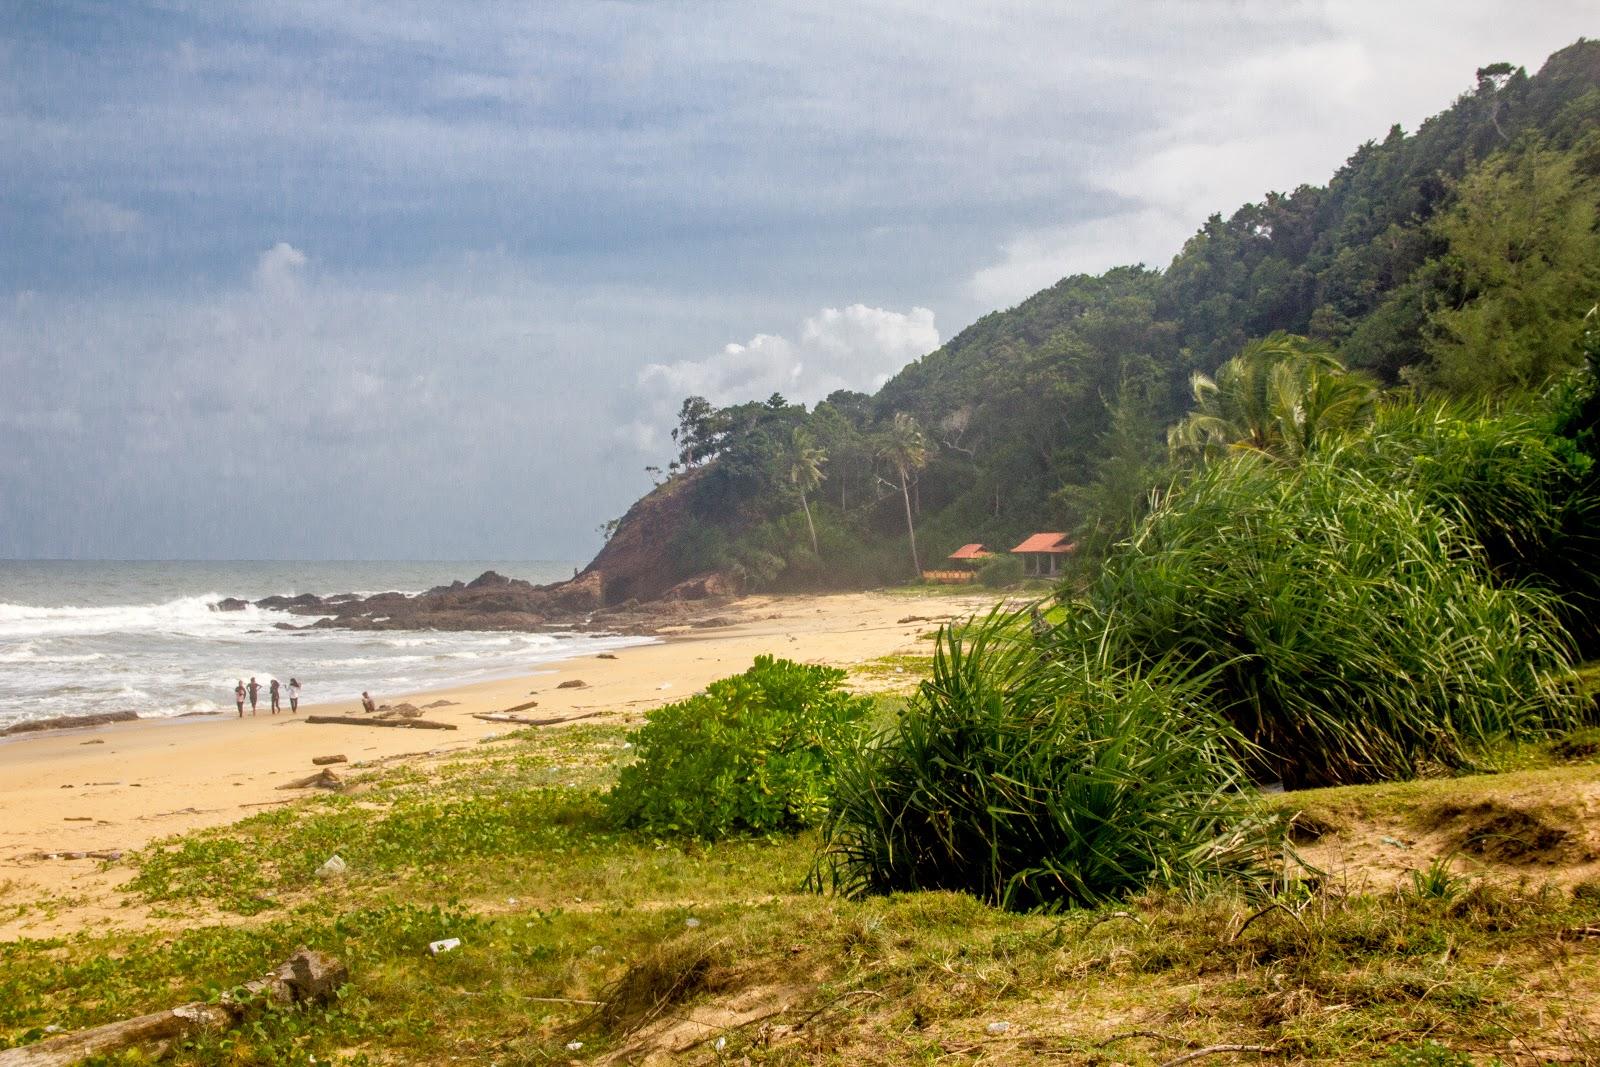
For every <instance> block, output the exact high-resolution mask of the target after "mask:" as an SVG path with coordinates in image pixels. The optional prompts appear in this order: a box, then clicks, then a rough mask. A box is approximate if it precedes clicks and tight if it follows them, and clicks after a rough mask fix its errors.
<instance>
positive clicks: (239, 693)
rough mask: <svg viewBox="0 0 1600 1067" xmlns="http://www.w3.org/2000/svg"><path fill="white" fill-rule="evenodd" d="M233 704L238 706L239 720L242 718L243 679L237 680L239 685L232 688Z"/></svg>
mask: <svg viewBox="0 0 1600 1067" xmlns="http://www.w3.org/2000/svg"><path fill="white" fill-rule="evenodd" d="M233 702H234V703H235V704H237V705H239V718H241V719H242V718H244V679H243V678H240V679H239V683H238V684H237V685H235V686H234V687H233Z"/></svg>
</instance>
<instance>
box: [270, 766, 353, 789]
mask: <svg viewBox="0 0 1600 1067" xmlns="http://www.w3.org/2000/svg"><path fill="white" fill-rule="evenodd" d="M278 788H279V789H343V788H344V779H343V778H340V777H339V776H338V775H337V774H334V773H333V772H332V771H330V770H328V769H327V768H326V767H324V768H323V769H322V770H320V771H318V772H317V773H316V774H313V775H311V776H310V777H307V778H296V779H295V780H294V781H292V782H290V783H288V784H287V785H280V786H279V787H278Z"/></svg>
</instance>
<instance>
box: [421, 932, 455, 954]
mask: <svg viewBox="0 0 1600 1067" xmlns="http://www.w3.org/2000/svg"><path fill="white" fill-rule="evenodd" d="M460 947H461V939H460V938H459V937H446V938H444V939H442V940H440V941H430V942H428V955H430V956H442V955H444V954H445V953H446V952H454V951H455V950H456V949H458V948H460Z"/></svg>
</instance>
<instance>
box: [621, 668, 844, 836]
mask: <svg viewBox="0 0 1600 1067" xmlns="http://www.w3.org/2000/svg"><path fill="white" fill-rule="evenodd" d="M845 677H846V675H845V672H844V671H841V670H838V669H835V668H832V667H818V666H810V665H806V664H800V663H794V662H792V661H790V660H784V659H775V658H773V657H772V656H758V657H757V658H756V661H755V664H754V665H753V666H751V668H750V669H749V670H747V671H745V672H744V673H743V674H740V675H735V676H734V677H731V678H724V679H721V680H720V681H716V682H713V683H711V684H710V685H709V686H707V687H706V689H705V692H703V693H698V694H696V695H694V696H692V697H689V698H688V699H687V700H682V701H679V702H677V703H674V704H668V705H666V706H665V707H662V708H657V709H656V710H655V711H652V712H651V713H650V714H649V716H648V717H647V721H646V723H645V725H644V726H642V727H640V728H639V729H638V730H635V731H633V732H632V733H631V734H630V735H629V742H630V743H631V744H632V745H633V750H634V752H635V753H636V754H637V760H636V761H635V762H633V763H630V764H628V765H627V766H625V767H623V768H622V770H621V772H620V774H619V775H618V778H617V784H616V786H615V787H614V788H613V789H612V790H611V792H610V794H609V795H608V798H607V805H608V809H609V811H610V814H611V817H612V818H613V819H614V820H615V821H616V823H617V824H618V825H620V826H624V827H628V828H631V829H636V830H642V831H645V832H647V833H655V834H681V835H686V836H693V837H703V838H718V837H725V836H727V835H729V834H734V833H755V834H764V833H775V832H780V831H791V830H797V829H800V828H802V827H805V826H810V825H812V824H814V823H815V822H816V821H817V820H818V819H819V818H820V817H821V816H822V813H823V812H824V810H826V807H827V804H828V798H829V796H830V795H831V792H832V788H833V774H834V763H835V759H836V757H837V754H838V753H839V752H840V751H841V750H843V749H844V748H846V747H848V745H849V744H850V742H851V741H852V740H853V737H854V735H855V734H856V733H857V732H858V731H859V730H860V729H861V728H862V726H863V725H864V723H865V720H866V719H867V717H868V716H869V715H870V714H871V711H872V706H873V704H872V701H871V700H870V699H869V698H866V697H858V696H853V695H851V694H850V693H848V692H846V691H845V690H844V688H843V683H844V680H845Z"/></svg>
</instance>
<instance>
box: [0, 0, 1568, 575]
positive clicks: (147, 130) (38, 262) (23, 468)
mask: <svg viewBox="0 0 1600 1067" xmlns="http://www.w3.org/2000/svg"><path fill="white" fill-rule="evenodd" d="M1586 17H1587V12H1586V5H1580V4H1576V3H1572V4H1559V3H1558V4H1546V5H1540V6H1538V7H1537V8H1529V9H1528V10H1526V11H1524V12H1521V13H1519V15H1518V17H1517V18H1516V19H1515V20H1513V21H1510V22H1508V20H1506V19H1505V18H1504V16H1503V5H1501V4H1491V3H1487V2H1481V3H1466V4H1449V5H1446V4H1443V3H1427V4H1417V5H1393V4H1387V5H1379V4H1375V3H1372V4H1369V3H1355V4H1345V3H1338V4H1335V3H1327V4H1313V3H1273V4H1268V3H1246V2H1185V3H1152V4H1121V3H1110V2H1105V3H1094V4H1075V5H1070V6H1068V5H1058V4H1034V5H1030V4H1021V3H1007V4H984V3H977V4H973V3H963V4H948V5H946V4H926V3H914V4H913V3H898V2H879V3H855V4H849V5H820V4H813V3H803V4H802V3H793V4H763V5H743V4H729V3H674V4H649V5H646V4H625V3H584V4H579V3H555V4H545V5H527V4H520V3H518V4H510V3H508V4H482V5H477V4H475V5H470V6H468V5H458V4H444V3H427V4H424V3H413V4H407V3H381V4H380V3H366V2H354V0H347V2H343V3H338V4H326V3H311V2H305V3H294V2H286V0H280V2H273V3H266V2H263V3H250V4H244V3H240V4H229V3H221V2H216V0H212V2H205V3H201V2H192V3H189V2H170V3H151V4H146V5H138V4H116V5H108V4H89V3H84V4H73V3H65V2H57V3H49V4H45V3H33V4H29V3H24V4H21V5H12V6H10V7H8V8H7V9H6V12H5V13H4V14H0V72H3V73H0V146H3V147H0V188H4V189H5V190H6V192H5V195H4V196H3V197H0V234H3V235H4V240H3V243H0V381H3V382H4V386H5V387H4V388H3V389H0V554H21V555H40V554H42V555H61V554H70V555H115V556H123V555H178V556H257V555H289V556H295V555H312V556H345V555H358V556H361V555H364V556H430V555H453V556H479V557H488V556H508V555H558V556H559V555H570V556H577V555H580V554H583V553H585V552H586V551H588V550H589V549H590V548H592V546H593V544H594V540H595V539H594V537H593V529H594V527H595V526H596V525H597V524H598V523H599V522H601V521H602V520H604V519H606V518H609V517H612V516H614V515H615V514H617V513H618V512H619V511H620V510H621V509H622V507H624V506H625V505H626V504H627V502H628V501H629V500H630V499H631V497H632V496H633V495H634V494H635V493H636V492H637V491H638V490H639V489H640V488H642V486H643V485H645V484H647V483H646V481H645V479H644V477H643V475H642V473H641V468H642V466H643V465H644V464H645V463H650V462H660V461H662V460H663V459H664V458H665V456H664V455H663V454H662V453H661V451H660V449H662V448H663V447H664V438H663V437H662V434H661V429H662V426H661V423H662V419H663V418H664V415H663V414H662V413H663V412H665V411H670V409H671V408H672V407H673V406H675V404H676V401H677V399H679V398H678V397H677V396H676V395H675V393H674V391H676V390H681V389H683V388H685V387H695V388H703V389H705V390H707V391H709V392H717V391H719V390H736V389H738V388H745V387H749V388H755V387H757V386H759V387H761V388H766V387H767V386H769V385H772V384H773V383H792V388H791V391H792V392H793V394H794V395H797V396H800V395H807V394H808V392H811V391H814V390H816V389H821V388H824V387H825V386H828V385H832V384H836V383H843V384H849V385H854V386H857V387H863V388H866V387H870V386H871V385H872V384H874V382H875V381H876V380H877V379H878V378H879V377H881V375H882V374H883V373H884V372H885V368H889V369H892V365H893V364H894V363H896V362H898V361H900V360H902V359H904V358H906V356H907V353H910V352H914V351H915V349H916V348H917V347H919V346H922V345H926V344H932V343H934V342H935V340H936V339H937V337H939V336H940V335H943V336H948V335H949V334H950V333H952V332H953V331H954V330H955V329H958V328H959V327H960V326H962V325H964V324H965V323H966V322H967V321H970V319H971V318H973V317H975V316H976V315H977V314H980V313H982V312H983V311H986V310H989V309H990V308H992V307H995V306H1001V305H1005V304H1008V303H1012V302H1014V301H1015V300H1017V299H1019V298H1021V297H1022V296H1025V295H1026V294H1027V293H1028V292H1029V291H1031V290H1032V289H1033V288H1036V287H1038V286H1040V285H1043V284H1048V283H1049V282H1050V281H1052V280H1053V279H1054V278H1055V277H1057V276H1059V275H1060V274H1061V273H1064V272H1066V271H1067V270H1073V269H1101V268H1104V267H1106V266H1109V265H1112V264H1113V263H1116V262H1122V261H1128V260H1138V259H1143V260H1146V261H1149V262H1152V263H1157V264H1159V263H1162V262H1164V261H1165V260H1166V258H1167V257H1169V256H1170V255H1171V254H1172V252H1174V251H1175V250H1176V248H1177V246H1178V244H1179V243H1180V242H1181V240H1182V239H1183V237H1184V236H1185V235H1186V234H1187V233H1188V232H1190V231H1191V230H1192V229H1193V228H1194V226H1196V225H1197V224H1198V223H1199V222H1200V221H1201V220H1202V219H1203V217H1204V215H1205V214H1207V213H1209V212H1210V211H1212V210H1217V209H1226V208H1229V207H1231V206H1232V205H1234V204H1236V203H1238V202H1240V201H1242V200H1244V199H1247V198H1252V197H1256V196H1259V195H1260V194H1261V193H1262V192H1263V191H1265V190H1266V189H1268V188H1273V187H1283V186H1286V185H1292V184H1294V183H1297V182H1300V181H1315V180H1322V179H1324V178H1325V177H1326V175H1327V174H1328V172H1329V171H1330V170H1331V169H1332V167H1334V166H1335V165H1337V163H1338V162H1339V161H1340V160H1341V159H1342V158H1343V157H1344V156H1345V155H1346V154H1348V152H1349V151H1350V149H1351V148H1353V147H1354V145H1355V144H1357V143H1359V142H1360V141H1362V140H1365V139H1367V138H1370V137H1375V136H1381V135H1382V134H1383V132H1384V131H1385V130H1386V129H1387V127H1388V125H1389V123H1390V122H1393V121H1401V122H1405V123H1407V124H1409V125H1414V124H1415V123H1416V122H1417V121H1418V120H1420V119H1421V118H1422V117H1424V116H1425V115H1427V114H1429V113H1431V112H1433V111H1435V110H1438V109H1439V108H1440V107H1442V106H1444V105H1445V104H1446V103H1448V101H1449V100H1450V98H1451V97H1452V96H1453V95H1454V94H1455V93H1457V92H1459V91H1461V90H1462V89H1465V88H1467V87H1468V86H1469V85H1470V83H1471V77H1472V72H1473V69H1474V68H1475V67H1476V66H1478V65H1480V64H1482V63H1485V62H1490V61H1493V60H1498V59H1510V60H1513V61H1515V62H1520V63H1530V64H1533V63H1537V62H1538V61H1539V60H1540V59H1542V57H1543V55H1544V54H1545V53H1547V52H1549V51H1551V50H1553V49H1554V48H1556V47H1559V46H1561V45H1563V44H1565V43H1567V42H1569V41H1570V40H1571V39H1573V38H1575V37H1576V36H1578V35H1579V34H1580V33H1582V32H1584V31H1585V30H1589V31H1590V32H1592V31H1593V27H1592V26H1586V25H1584V22H1585V19H1586ZM852 375H854V376H855V377H858V378H859V379H860V380H853V379H852ZM729 398H731V397H729Z"/></svg>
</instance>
